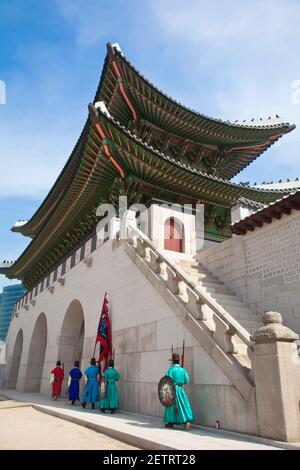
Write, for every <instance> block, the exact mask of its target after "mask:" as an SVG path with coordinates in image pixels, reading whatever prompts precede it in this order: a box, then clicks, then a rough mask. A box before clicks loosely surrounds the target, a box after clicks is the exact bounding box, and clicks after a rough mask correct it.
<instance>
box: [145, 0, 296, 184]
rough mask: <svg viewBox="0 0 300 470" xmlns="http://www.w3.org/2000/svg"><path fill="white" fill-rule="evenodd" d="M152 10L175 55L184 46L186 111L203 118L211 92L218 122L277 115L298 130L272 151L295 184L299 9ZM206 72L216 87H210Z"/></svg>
mask: <svg viewBox="0 0 300 470" xmlns="http://www.w3.org/2000/svg"><path fill="white" fill-rule="evenodd" d="M152 6H153V12H154V13H155V14H156V18H157V22H158V24H159V25H160V28H161V34H162V35H163V37H164V39H165V41H166V42H168V43H169V42H170V41H172V43H173V50H174V51H175V52H174V54H176V51H177V50H179V51H180V47H181V45H182V44H185V56H184V59H183V60H184V65H185V67H188V68H189V69H190V70H191V71H192V72H193V74H194V76H195V79H194V81H193V83H192V86H190V87H189V89H191V90H192V93H190V96H188V94H187V95H186V96H185V98H186V99H188V100H189V103H190V104H191V105H194V106H196V107H197V108H198V109H199V111H203V109H201V108H200V107H199V106H201V97H203V95H204V94H205V90H203V86H206V87H207V92H208V93H209V97H210V99H211V102H210V104H209V106H210V108H211V109H212V110H213V112H214V114H215V117H221V118H223V119H226V120H227V119H229V120H232V121H234V120H236V119H239V120H242V119H249V118H252V117H254V118H259V117H268V116H269V115H272V116H274V115H275V114H279V115H280V116H282V117H283V118H284V119H285V120H286V121H288V122H291V123H296V124H297V126H298V130H297V129H296V131H294V132H293V134H292V135H290V136H288V137H285V138H283V139H282V140H281V141H280V143H277V144H276V146H274V148H273V150H271V151H269V153H270V152H272V162H273V164H274V166H275V167H276V166H277V165H278V171H280V170H279V169H280V165H281V166H284V169H285V171H287V172H289V170H290V171H291V172H292V173H295V176H296V175H297V172H298V163H299V149H300V134H299V133H300V105H296V104H293V102H292V93H293V89H292V83H293V82H294V81H295V80H299V79H300V42H299V24H300V3H299V2H298V1H296V0H252V1H243V2H240V1H236V0H230V1H226V2H222V1H216V0H211V1H210V2H209V3H208V2H206V1H199V0H187V1H185V2H182V1H178V0H164V1H163V2H160V1H159V0H155V1H154V2H153V3H152ZM207 71H210V72H212V74H211V78H212V83H211V84H209V83H207V85H206V84H205V79H207V77H209V72H207ZM197 77H198V79H197ZM203 82H204V83H203ZM190 85H191V84H190ZM212 87H215V88H214V89H212ZM206 104H207V103H206ZM262 158H265V157H262ZM256 165H257V163H255V164H254V165H253V168H255V167H256ZM289 165H290V166H289ZM281 169H282V168H281ZM273 170H274V168H273ZM254 173H255V171H254ZM283 176H284V175H283ZM263 177H266V178H267V176H266V175H264V176H263Z"/></svg>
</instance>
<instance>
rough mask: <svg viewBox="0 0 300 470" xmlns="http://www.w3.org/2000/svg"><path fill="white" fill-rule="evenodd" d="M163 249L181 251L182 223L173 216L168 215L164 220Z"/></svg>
mask: <svg viewBox="0 0 300 470" xmlns="http://www.w3.org/2000/svg"><path fill="white" fill-rule="evenodd" d="M165 250H170V251H178V252H179V253H182V252H183V229H182V225H181V223H180V222H177V220H175V219H174V217H170V218H169V219H167V220H166V222H165Z"/></svg>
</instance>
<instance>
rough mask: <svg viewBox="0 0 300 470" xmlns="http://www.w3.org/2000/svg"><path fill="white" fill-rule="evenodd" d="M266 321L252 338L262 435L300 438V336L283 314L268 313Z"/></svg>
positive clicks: (288, 439)
mask: <svg viewBox="0 0 300 470" xmlns="http://www.w3.org/2000/svg"><path fill="white" fill-rule="evenodd" d="M263 323H264V326H263V327H262V328H259V329H258V330H257V331H256V333H255V334H254V335H253V336H252V338H251V339H252V341H254V343H255V346H254V358H253V364H254V379H255V389H256V403H257V416H258V427H259V434H260V436H263V437H267V438H270V439H276V440H280V441H300V413H299V400H300V359H299V357H298V355H297V345H296V343H295V341H296V340H297V339H298V338H299V336H298V335H297V334H296V333H294V332H293V331H292V330H290V329H289V328H287V327H285V326H283V325H282V317H281V315H280V313H277V312H268V313H265V314H264V315H263Z"/></svg>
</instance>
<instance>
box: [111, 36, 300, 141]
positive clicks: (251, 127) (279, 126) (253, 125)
mask: <svg viewBox="0 0 300 470" xmlns="http://www.w3.org/2000/svg"><path fill="white" fill-rule="evenodd" d="M107 47H108V49H110V50H111V51H113V54H114V55H115V56H116V57H119V58H120V59H121V60H124V61H125V62H126V64H127V65H128V66H129V67H130V68H131V69H132V71H134V73H136V74H137V75H138V76H139V77H140V79H142V80H143V81H144V82H145V83H146V84H147V85H148V86H150V87H151V88H152V89H153V90H154V91H155V92H157V93H159V94H161V95H162V96H163V97H164V98H166V99H168V100H169V101H171V102H172V103H173V104H175V105H176V106H178V107H180V108H181V109H183V110H185V111H187V112H188V113H191V114H193V115H194V116H198V117H199V118H201V119H205V120H208V121H210V122H213V123H216V124H221V125H222V126H226V127H232V128H239V129H245V130H248V131H251V130H255V131H257V130H279V129H283V128H285V129H286V132H290V131H292V130H293V129H295V127H296V125H295V124H290V123H287V122H284V121H282V120H281V121H279V119H280V118H274V119H278V123H277V124H270V125H266V124H264V125H262V124H261V121H259V120H256V121H253V123H251V124H250V123H249V122H248V124H244V123H241V121H238V122H231V121H224V120H222V119H216V118H213V117H211V116H208V115H207V114H204V113H200V112H198V111H195V110H194V109H192V108H190V107H188V106H185V105H184V104H182V103H181V102H180V101H178V100H176V99H175V98H173V97H171V96H170V95H168V94H167V93H165V92H164V91H163V90H161V89H160V88H158V87H157V86H156V85H154V84H153V83H152V82H151V81H150V80H149V79H147V78H146V77H145V76H144V75H143V74H142V73H141V72H140V71H139V70H138V69H137V68H136V67H135V66H134V65H133V64H132V63H131V62H130V61H129V59H128V58H127V57H126V56H125V55H124V53H123V52H122V51H121V49H120V48H119V47H116V46H114V45H112V44H111V43H108V45H107ZM245 122H246V121H245ZM263 122H265V121H263Z"/></svg>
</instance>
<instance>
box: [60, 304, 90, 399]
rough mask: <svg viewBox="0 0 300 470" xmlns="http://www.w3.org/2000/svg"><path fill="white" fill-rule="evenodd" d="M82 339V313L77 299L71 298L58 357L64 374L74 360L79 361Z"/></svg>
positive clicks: (61, 335)
mask: <svg viewBox="0 0 300 470" xmlns="http://www.w3.org/2000/svg"><path fill="white" fill-rule="evenodd" d="M83 341H84V313H83V308H82V305H81V303H80V302H79V301H78V300H73V302H71V304H70V305H69V307H68V309H67V311H66V314H65V318H64V321H63V324H62V328H61V332H60V336H59V346H58V357H57V359H58V360H60V361H61V362H62V363H63V364H64V368H65V376H67V374H68V372H69V370H70V369H71V368H72V367H73V366H74V362H75V361H79V362H80V363H81V359H82V352H83ZM66 388H67V381H66V380H64V383H63V389H62V390H63V392H64V391H65V390H66Z"/></svg>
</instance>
